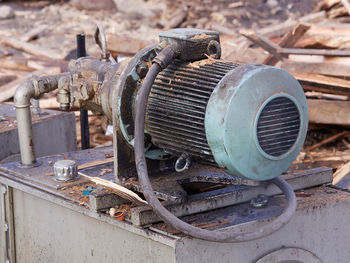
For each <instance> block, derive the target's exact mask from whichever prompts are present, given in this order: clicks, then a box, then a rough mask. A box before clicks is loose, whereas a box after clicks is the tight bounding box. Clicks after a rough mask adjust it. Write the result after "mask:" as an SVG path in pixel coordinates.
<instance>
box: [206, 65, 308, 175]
mask: <svg viewBox="0 0 350 263" xmlns="http://www.w3.org/2000/svg"><path fill="white" fill-rule="evenodd" d="M307 124H308V109H307V102H306V98H305V95H304V92H303V89H302V88H301V86H300V84H299V83H298V81H297V80H296V79H295V78H294V77H293V76H292V75H290V74H289V73H288V72H286V71H284V70H282V69H279V68H275V67H270V66H263V65H255V64H246V65H244V66H240V67H238V68H235V69H234V70H232V71H230V72H229V73H228V74H226V75H225V77H224V78H223V79H222V80H221V81H220V82H219V84H218V85H217V86H216V88H215V90H214V91H213V93H212V95H211V97H210V99H209V102H208V105H207V108H206V115H205V130H206V136H207V140H208V144H209V146H210V148H211V150H212V153H213V156H214V158H215V161H216V162H217V164H218V165H219V166H220V167H222V168H224V169H225V170H226V171H227V172H228V173H230V174H232V175H234V176H240V177H245V178H249V179H253V180H269V179H272V178H275V177H277V176H279V175H280V174H282V173H283V172H284V171H286V170H287V169H288V167H289V166H290V165H291V164H292V162H293V161H294V160H295V158H296V157H297V155H298V153H299V151H300V149H301V147H302V145H303V143H304V140H305V137H306V133H307Z"/></svg>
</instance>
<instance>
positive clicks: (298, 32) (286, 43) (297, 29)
mask: <svg viewBox="0 0 350 263" xmlns="http://www.w3.org/2000/svg"><path fill="white" fill-rule="evenodd" d="M310 27H311V26H310V25H306V24H302V23H297V24H296V25H295V26H294V27H293V28H292V30H290V31H289V32H288V33H287V34H286V35H284V36H283V38H282V39H281V40H280V41H279V42H278V45H279V46H280V47H293V46H294V44H295V43H296V42H298V40H299V39H300V38H301V37H302V36H303V35H304V34H305V32H306V31H308V30H309V28H310ZM277 62H278V59H276V58H275V57H274V56H273V55H271V54H269V55H267V57H266V58H265V59H264V61H263V64H265V65H271V66H273V65H275V64H276V63H277Z"/></svg>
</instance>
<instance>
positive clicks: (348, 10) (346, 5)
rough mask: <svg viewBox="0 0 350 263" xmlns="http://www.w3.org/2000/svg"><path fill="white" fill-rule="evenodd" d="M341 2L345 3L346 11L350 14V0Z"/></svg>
mask: <svg viewBox="0 0 350 263" xmlns="http://www.w3.org/2000/svg"><path fill="white" fill-rule="evenodd" d="M341 3H342V4H343V6H344V7H345V9H346V11H347V12H348V14H349V15H350V3H349V1H348V0H341Z"/></svg>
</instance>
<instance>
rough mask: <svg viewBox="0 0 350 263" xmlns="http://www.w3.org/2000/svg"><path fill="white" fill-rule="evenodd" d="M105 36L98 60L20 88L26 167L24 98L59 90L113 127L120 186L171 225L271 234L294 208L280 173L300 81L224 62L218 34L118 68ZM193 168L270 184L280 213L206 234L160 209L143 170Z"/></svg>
mask: <svg viewBox="0 0 350 263" xmlns="http://www.w3.org/2000/svg"><path fill="white" fill-rule="evenodd" d="M102 33H103V30H101V28H99V30H98V31H97V33H96V38H97V43H98V44H99V45H100V46H101V49H102V51H103V55H102V59H98V58H94V57H83V58H79V59H77V60H73V61H71V62H70V65H69V68H70V72H67V73H63V74H60V75H55V76H49V77H42V78H37V77H34V78H32V79H30V80H28V81H27V82H26V83H24V84H23V85H21V86H20V87H19V88H18V90H17V92H16V96H15V106H16V109H17V117H18V129H19V134H20V138H21V141H20V147H21V157H22V165H23V166H25V167H28V166H31V165H37V164H38V163H37V162H36V159H35V155H34V148H33V145H32V143H31V136H32V134H31V122H30V123H29V121H30V118H27V116H28V111H29V101H28V98H29V99H30V97H34V98H38V97H40V95H41V94H43V93H45V92H48V91H50V90H53V89H56V88H58V89H59V92H58V97H57V99H58V102H59V103H60V106H61V108H62V109H68V108H69V107H71V106H77V107H80V108H85V109H90V110H92V111H94V112H98V113H101V114H104V115H106V116H107V117H108V119H109V120H110V121H111V122H112V123H113V128H114V141H113V143H114V157H115V180H116V182H118V183H120V184H125V183H126V182H127V181H128V180H129V179H130V178H132V177H135V176H137V179H138V180H139V184H140V187H139V188H137V184H134V185H133V187H134V188H135V189H136V190H139V191H140V192H142V193H143V194H144V196H145V197H146V199H147V201H148V203H149V205H150V206H151V207H152V208H153V209H154V210H155V212H156V213H157V215H158V216H159V217H161V218H162V219H163V220H164V221H166V222H168V223H170V224H171V225H173V226H174V227H175V228H177V229H180V230H181V231H183V232H184V233H187V234H189V235H192V236H195V237H198V238H202V239H206V240H212V241H222V242H237V241H246V240H251V239H255V238H258V237H261V236H263V235H267V234H270V233H272V232H273V231H275V230H277V229H278V228H280V227H281V226H283V225H284V224H285V223H287V222H288V220H289V219H290V218H291V215H292V214H293V212H294V211H295V195H294V193H293V191H292V189H291V188H290V187H289V186H288V184H286V183H285V181H284V180H282V179H281V178H279V177H278V176H279V175H280V174H282V173H283V172H284V171H286V169H288V167H289V166H290V165H291V164H292V162H293V161H294V159H295V158H296V156H297V155H298V153H299V151H300V149H301V147H302V145H303V142H304V139H305V136H306V132H307V123H308V113H307V103H306V99H305V95H304V92H303V90H302V88H301V86H300V85H299V83H298V82H297V80H296V79H295V78H294V77H293V76H291V75H290V74H289V73H287V72H286V71H284V70H282V69H279V68H276V67H270V66H264V65H258V64H242V63H236V62H235V63H233V62H228V61H223V60H220V56H221V47H220V39H219V34H218V33H217V32H214V31H206V30H198V29H174V30H170V31H166V32H163V33H161V34H160V35H159V40H160V41H159V44H158V45H154V46H151V47H148V48H146V49H144V50H142V51H140V52H139V53H138V54H136V55H135V56H134V57H133V58H131V59H130V60H125V61H123V62H121V63H117V62H115V61H114V59H113V58H112V57H111V56H110V54H109V53H108V51H107V47H106V41H105V37H104V35H103V34H102ZM28 119H29V120H28ZM196 163H199V164H201V165H204V166H208V167H214V168H213V169H217V170H220V169H221V171H223V173H225V178H226V179H227V178H230V177H232V178H236V177H239V178H244V179H246V180H248V181H249V180H257V181H266V180H272V181H271V182H273V183H274V184H276V185H277V186H278V187H279V188H281V189H282V191H283V192H284V193H285V194H286V197H287V200H288V204H287V207H286V208H285V211H284V213H283V214H282V215H280V216H279V217H277V219H275V220H274V221H272V222H271V223H270V224H268V225H266V227H264V228H261V229H259V230H254V231H250V232H248V233H230V232H229V231H228V232H218V231H208V230H204V229H197V228H195V227H193V226H190V225H188V224H185V223H183V222H182V221H181V220H179V219H178V218H176V217H175V216H173V215H172V214H170V213H169V212H168V211H167V210H166V209H165V208H164V207H163V206H162V205H161V203H160V202H159V200H158V198H159V197H161V196H162V195H161V193H160V192H159V191H156V193H155V192H154V191H153V189H152V185H151V181H150V179H149V176H148V172H147V171H148V170H150V171H154V170H157V171H165V170H166V169H169V164H170V166H172V168H173V169H175V170H176V171H177V172H179V173H183V174H186V173H188V172H190V170H191V165H194V164H196ZM171 164H172V165H171ZM134 167H136V171H137V173H136V171H135V168H134ZM147 167H148V168H147ZM164 167H165V168H164ZM217 170H215V171H217ZM213 174H214V173H213ZM189 176H191V174H190V173H189ZM209 177H210V176H209ZM209 177H207V178H209ZM164 178H166V175H164ZM208 180H210V179H208ZM185 201H186V198H183V199H181V202H185Z"/></svg>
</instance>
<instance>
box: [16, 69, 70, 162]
mask: <svg viewBox="0 0 350 263" xmlns="http://www.w3.org/2000/svg"><path fill="white" fill-rule="evenodd" d="M69 75H70V73H63V74H58V75H53V76H46V77H37V76H34V77H32V78H30V79H28V80H27V81H26V82H24V83H22V84H21V85H19V86H18V88H17V89H16V92H15V95H14V105H15V107H16V118H17V126H18V137H19V147H20V153H21V165H20V167H32V166H35V165H38V163H37V162H36V158H35V150H34V143H33V131H32V117H31V112H30V99H31V98H34V99H39V98H40V96H41V95H42V94H44V93H47V92H50V91H52V90H54V89H56V88H57V87H58V80H59V79H60V78H62V77H66V76H69Z"/></svg>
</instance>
